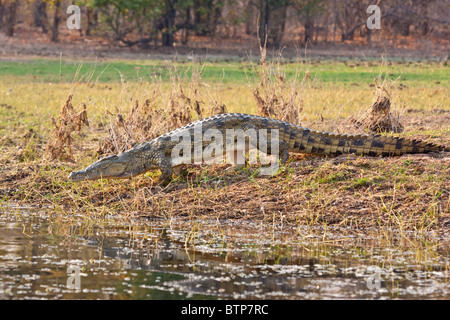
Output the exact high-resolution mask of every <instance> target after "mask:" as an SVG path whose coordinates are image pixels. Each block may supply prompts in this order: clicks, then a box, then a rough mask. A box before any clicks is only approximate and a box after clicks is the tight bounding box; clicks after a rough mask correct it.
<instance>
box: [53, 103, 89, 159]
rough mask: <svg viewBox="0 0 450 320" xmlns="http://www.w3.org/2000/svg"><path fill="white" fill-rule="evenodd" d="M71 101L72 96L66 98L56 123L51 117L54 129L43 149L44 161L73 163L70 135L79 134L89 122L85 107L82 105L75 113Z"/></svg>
mask: <svg viewBox="0 0 450 320" xmlns="http://www.w3.org/2000/svg"><path fill="white" fill-rule="evenodd" d="M71 101H72V95H70V96H69V97H68V98H67V100H66V103H65V104H64V105H63V106H62V108H61V111H60V113H59V117H58V122H56V120H55V118H53V117H51V119H52V123H53V126H54V127H55V129H54V130H53V132H52V134H51V136H50V139H49V141H48V143H47V147H46V148H45V153H44V159H45V160H49V161H53V160H57V159H59V160H62V161H69V162H74V161H75V159H74V157H73V150H72V144H73V137H72V133H73V132H74V131H77V132H78V133H80V131H81V127H82V126H83V125H86V126H89V121H88V117H87V110H86V105H84V104H83V109H82V110H81V111H79V112H77V111H76V110H75V108H74V107H73V105H72V102H71Z"/></svg>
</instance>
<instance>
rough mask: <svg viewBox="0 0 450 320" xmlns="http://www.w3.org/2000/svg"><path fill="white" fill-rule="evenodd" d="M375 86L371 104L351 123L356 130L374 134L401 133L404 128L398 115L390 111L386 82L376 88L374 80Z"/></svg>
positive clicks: (396, 111)
mask: <svg viewBox="0 0 450 320" xmlns="http://www.w3.org/2000/svg"><path fill="white" fill-rule="evenodd" d="M375 85H376V90H375V94H374V102H373V104H372V105H371V106H370V108H369V109H368V110H367V111H366V112H364V113H363V114H362V115H361V116H354V117H352V118H351V121H352V123H353V124H354V125H355V126H356V127H357V128H361V129H363V130H364V131H369V132H374V133H383V132H394V133H399V132H402V131H403V129H404V128H403V125H402V124H401V122H400V113H399V111H398V110H391V94H390V93H389V91H388V85H387V84H386V81H384V82H383V83H382V84H381V85H380V86H378V85H377V82H376V79H375Z"/></svg>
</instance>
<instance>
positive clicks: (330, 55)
mask: <svg viewBox="0 0 450 320" xmlns="http://www.w3.org/2000/svg"><path fill="white" fill-rule="evenodd" d="M60 39H61V40H60V42H58V43H52V42H50V41H49V39H48V36H46V35H43V34H42V33H40V32H36V31H30V30H26V29H20V28H18V29H17V30H16V34H15V36H14V37H12V38H9V37H6V36H5V35H4V34H3V33H0V43H1V44H2V45H1V46H0V58H1V59H6V58H9V59H23V58H29V57H42V58H45V57H48V58H59V57H63V58H76V59H125V60H126V59H139V60H144V59H173V58H174V56H178V57H179V58H181V59H182V58H185V57H189V56H192V55H195V56H199V57H202V59H208V60H212V61H215V60H239V59H245V60H248V58H249V56H255V57H256V58H257V57H259V47H258V43H257V39H256V37H253V36H241V37H239V38H237V39H222V40H220V41H212V40H211V39H209V38H207V37H206V38H198V39H195V38H194V39H193V40H192V41H191V42H190V43H189V44H188V45H187V46H174V47H161V46H151V47H150V48H149V49H139V48H137V47H133V48H129V47H125V46H121V45H119V44H116V45H113V44H111V43H110V42H109V41H107V40H104V39H102V38H96V37H85V36H80V35H79V33H77V32H69V31H67V30H62V31H61V36H60ZM449 49H450V40H448V39H447V40H446V39H431V38H430V39H416V40H414V42H413V43H411V41H410V40H408V42H406V40H402V39H398V40H396V41H394V42H391V43H375V42H374V43H373V44H371V45H368V44H366V43H365V42H364V41H363V40H361V39H360V40H355V41H352V42H348V41H347V42H340V43H331V42H329V43H319V44H309V45H308V47H307V48H305V46H304V45H301V44H298V43H293V42H291V43H286V44H285V45H284V47H283V57H284V58H286V59H292V58H298V57H307V58H316V59H321V58H323V59H349V58H358V59H368V58H380V57H381V56H382V55H383V56H386V57H390V58H394V59H414V60H417V59H425V60H439V61H442V60H447V59H448V52H449ZM271 54H272V55H273V54H277V50H274V49H272V50H268V55H269V56H270V55H271Z"/></svg>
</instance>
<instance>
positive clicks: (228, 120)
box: [68, 113, 450, 182]
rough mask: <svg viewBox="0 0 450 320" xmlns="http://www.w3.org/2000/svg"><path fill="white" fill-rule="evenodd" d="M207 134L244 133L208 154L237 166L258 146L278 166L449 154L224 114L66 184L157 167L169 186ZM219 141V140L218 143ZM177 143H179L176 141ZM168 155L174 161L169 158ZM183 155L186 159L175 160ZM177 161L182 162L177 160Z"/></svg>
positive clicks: (105, 161)
mask: <svg viewBox="0 0 450 320" xmlns="http://www.w3.org/2000/svg"><path fill="white" fill-rule="evenodd" d="M208 130H209V131H208ZM211 130H215V132H216V133H219V134H220V135H221V136H219V137H217V136H215V139H218V140H217V141H216V140H214V141H216V142H222V143H223V145H226V143H230V141H229V140H227V139H230V138H229V137H227V134H226V132H228V130H231V131H233V130H234V131H239V132H241V133H242V132H244V134H246V135H247V136H246V138H245V139H246V140H245V141H246V143H245V147H244V148H242V147H239V146H236V147H235V148H234V149H233V148H230V150H231V152H229V150H226V148H222V149H221V148H217V150H216V151H217V154H214V152H213V153H212V157H218V156H224V155H225V156H226V155H228V156H229V157H230V158H231V162H232V163H233V164H236V165H242V163H240V162H239V159H242V157H243V155H244V153H245V152H246V151H248V150H249V149H254V148H257V149H260V150H261V148H260V147H263V146H265V147H266V149H264V148H263V149H264V150H263V151H266V152H265V153H267V154H274V155H275V156H277V157H278V160H279V162H281V164H282V165H284V164H286V161H287V160H288V158H289V153H308V154H319V155H324V156H338V155H341V154H350V153H353V154H357V155H366V156H373V157H375V156H382V157H386V156H400V155H403V154H409V153H428V152H438V151H450V148H449V147H447V146H443V145H438V144H434V143H427V142H424V141H421V140H416V139H408V138H400V137H396V136H387V135H380V134H340V133H329V132H321V131H315V130H311V129H308V128H304V127H301V126H298V125H294V124H292V123H288V122H284V121H280V120H275V119H271V118H265V117H260V116H256V115H248V114H242V113H225V114H219V115H215V116H213V117H209V118H205V119H202V120H198V121H195V122H192V123H190V124H188V125H185V126H182V127H180V128H178V129H175V130H172V131H170V132H168V133H165V134H163V135H161V136H159V137H157V138H155V139H153V140H151V141H148V142H145V143H142V144H140V145H137V146H135V147H133V148H131V149H129V150H127V151H124V152H122V153H120V154H117V155H111V156H107V157H104V158H102V159H100V160H98V161H96V162H94V163H93V164H91V165H90V166H88V167H87V168H85V169H83V170H80V171H76V172H72V173H70V175H69V176H68V179H69V180H72V181H80V180H95V179H101V178H113V179H124V178H131V177H134V176H137V175H140V174H143V173H145V172H147V171H150V170H154V169H160V170H161V176H160V178H159V180H160V181H161V182H169V181H171V179H172V177H173V174H174V173H177V174H179V171H180V169H181V167H182V165H183V164H186V163H194V162H195V160H197V161H198V160H199V159H200V162H202V161H204V159H202V155H201V154H200V158H198V150H200V152H202V151H205V150H206V148H207V146H208V145H210V144H211V143H212V142H211V141H213V139H212V138H211V137H210V138H209V139H201V138H200V140H199V137H202V135H205V134H207V133H208V132H211ZM274 130H275V131H274ZM247 133H248V134H247ZM275 133H276V134H275ZM196 135H197V136H196ZM180 137H186V140H183V139H180ZM237 137H238V135H237V134H236V136H235V137H234V138H232V139H234V142H236V141H237ZM221 139H223V141H220V140H221ZM180 140H181V141H184V142H183V143H182V142H180ZM186 141H187V142H186ZM199 141H200V142H199ZM255 141H256V142H255ZM196 143H197V145H196ZM275 143H276V145H275ZM230 145H231V144H230ZM180 146H181V147H185V148H186V149H183V148H181V149H182V150H183V151H181V152H180ZM227 146H228V145H227ZM275 147H277V148H275ZM196 148H197V149H196ZM277 149H278V150H277ZM186 150H188V152H186ZM216 151H215V152H216ZM174 152H175V154H177V155H180V157H174V156H173V155H174ZM196 152H197V153H196ZM184 153H185V155H186V157H182V156H181V155H184ZM195 157H197V158H195ZM180 158H182V159H184V160H183V161H181V160H180ZM244 159H245V157H244ZM186 160H188V161H186ZM189 161H190V162H189ZM195 163H198V162H195Z"/></svg>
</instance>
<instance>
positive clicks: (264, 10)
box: [256, 0, 290, 47]
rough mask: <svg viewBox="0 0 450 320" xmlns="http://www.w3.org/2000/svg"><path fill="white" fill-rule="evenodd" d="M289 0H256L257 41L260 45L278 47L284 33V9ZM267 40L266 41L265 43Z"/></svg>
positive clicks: (285, 9)
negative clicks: (257, 16) (257, 13)
mask: <svg viewBox="0 0 450 320" xmlns="http://www.w3.org/2000/svg"><path fill="white" fill-rule="evenodd" d="M289 4H290V0H257V1H256V7H257V8H258V11H259V26H258V28H259V41H260V43H261V45H264V44H266V45H268V46H274V47H278V46H279V45H280V43H281V40H282V38H283V35H284V30H285V25H286V16H287V14H286V11H287V8H288V6H289ZM266 40H267V43H266Z"/></svg>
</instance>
